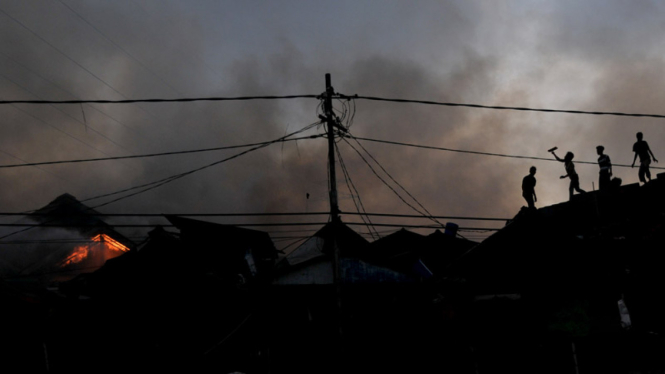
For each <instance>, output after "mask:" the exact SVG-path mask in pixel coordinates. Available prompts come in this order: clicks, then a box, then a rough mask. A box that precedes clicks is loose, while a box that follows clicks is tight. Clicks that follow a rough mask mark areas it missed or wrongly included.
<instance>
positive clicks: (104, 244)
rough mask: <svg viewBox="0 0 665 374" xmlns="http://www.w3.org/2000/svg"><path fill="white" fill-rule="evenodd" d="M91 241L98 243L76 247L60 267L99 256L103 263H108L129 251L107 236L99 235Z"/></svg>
mask: <svg viewBox="0 0 665 374" xmlns="http://www.w3.org/2000/svg"><path fill="white" fill-rule="evenodd" d="M91 240H92V241H93V242H96V243H92V244H85V245H79V246H76V247H74V250H73V251H72V253H71V254H70V255H69V256H67V258H65V259H64V260H63V261H62V263H61V265H60V266H63V267H64V266H67V265H71V264H78V263H79V262H81V261H83V260H85V259H86V258H88V257H91V256H93V255H99V258H100V259H101V260H102V261H106V260H108V259H110V258H113V257H117V256H120V255H121V254H122V253H123V252H127V251H129V248H127V247H126V246H124V245H122V244H121V243H120V242H118V241H117V240H115V239H113V238H111V237H110V236H108V235H106V234H99V235H97V236H95V237H93V238H92V239H91Z"/></svg>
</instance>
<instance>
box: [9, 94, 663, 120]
mask: <svg viewBox="0 0 665 374" xmlns="http://www.w3.org/2000/svg"><path fill="white" fill-rule="evenodd" d="M319 98H320V95H281V96H278V95H268V96H265V95H264V96H236V97H187V98H174V99H124V100H0V104H132V103H168V102H193V101H242V100H275V99H319ZM335 98H339V99H364V100H372V101H384V102H394V103H414V104H425V105H439V106H451V107H467V108H479V109H495V110H513V111H530V112H545V113H569V114H589V115H609V116H623V117H650V118H665V115H663V114H647V113H625V112H606V111H586V110H569V109H546V108H529V107H508V106H497V105H480V104H467V103H450V102H439V101H429V100H410V99H389V98H381V97H374V96H358V95H354V96H346V95H342V94H336V95H335Z"/></svg>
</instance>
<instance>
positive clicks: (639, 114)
mask: <svg viewBox="0 0 665 374" xmlns="http://www.w3.org/2000/svg"><path fill="white" fill-rule="evenodd" d="M338 96H339V97H341V98H349V99H361V100H372V101H383V102H392V103H411V104H425V105H440V106H450V107H467V108H478V109H496V110H514V111H527V112H545V113H570V114H590V115H596V116H623V117H651V118H665V115H663V114H643V113H624V112H605V111H587V110H570V109H545V108H528V107H511V106H498V105H480V104H465V103H450V102H441V101H430V100H409V99H389V98H383V97H376V96H359V95H353V96H345V95H338Z"/></svg>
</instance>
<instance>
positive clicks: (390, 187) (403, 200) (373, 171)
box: [342, 137, 445, 227]
mask: <svg viewBox="0 0 665 374" xmlns="http://www.w3.org/2000/svg"><path fill="white" fill-rule="evenodd" d="M342 139H343V140H344V141H345V142H346V144H348V145H349V147H351V148H352V149H353V150H354V151H356V153H358V155H359V156H360V158H361V159H362V160H363V161H364V162H365V164H367V166H368V167H369V168H370V170H371V171H372V173H374V175H375V176H376V177H377V178H379V180H380V181H381V182H382V183H383V184H384V185H385V186H386V187H388V188H389V189H390V190H391V191H392V192H393V193H394V194H395V196H397V197H398V198H399V199H400V200H402V202H403V203H404V204H406V205H407V206H408V207H409V208H411V209H413V210H414V211H416V212H418V213H420V214H422V215H423V216H424V217H428V218H429V219H431V220H433V221H434V222H436V223H438V224H439V225H440V226H439V227H444V226H445V225H444V224H442V223H441V222H438V221H437V220H436V219H435V218H431V215H427V214H425V213H423V212H421V211H420V210H418V208H416V207H414V206H413V205H411V204H409V203H408V202H407V201H406V200H405V199H404V198H403V197H402V195H400V194H399V193H398V192H397V191H396V190H395V189H394V188H393V187H392V186H391V185H390V184H388V182H386V181H385V180H384V179H383V178H381V176H380V175H379V174H378V173H377V172H376V170H374V168H373V167H372V165H371V164H370V163H369V161H367V159H366V158H365V157H364V156H363V155H362V153H360V151H359V150H358V149H356V148H355V147H354V146H353V145H352V144H351V142H349V141H348V140H346V137H342ZM363 149H364V148H363ZM365 152H367V150H365ZM368 154H369V153H368ZM370 157H371V155H370ZM372 159H373V160H374V162H376V163H377V165H379V167H381V169H382V170H383V171H384V172H385V173H386V174H387V175H388V176H389V177H390V178H391V179H392V180H393V182H395V183H397V182H396V181H395V179H393V178H392V176H390V175H389V174H388V173H387V172H386V170H385V169H383V166H381V165H380V164H379V163H378V162H377V161H376V159H374V158H373V157H372ZM397 185H398V186H400V187H401V188H402V189H404V187H402V186H401V185H400V184H399V183H397ZM405 191H406V190H405ZM407 194H409V193H408V192H407ZM409 196H411V194H409ZM412 198H413V196H412ZM414 200H415V199H414ZM416 202H417V203H418V204H419V205H420V203H419V202H418V201H416ZM421 207H422V205H421Z"/></svg>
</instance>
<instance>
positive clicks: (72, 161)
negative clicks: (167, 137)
mask: <svg viewBox="0 0 665 374" xmlns="http://www.w3.org/2000/svg"><path fill="white" fill-rule="evenodd" d="M320 137H322V136H321V135H311V136H303V137H299V138H293V139H284V140H282V141H281V142H289V141H297V140H304V139H315V138H320ZM270 142H271V141H268V142H259V143H249V144H240V145H232V146H225V147H214V148H202V149H192V150H187V151H172V152H162V153H147V154H140V155H129V156H116V157H98V158H87V159H77V160H61V161H43V162H31V163H25V164H14V165H0V169H6V168H18V167H26V166H38V165H55V164H71V163H82V162H96V161H109V160H125V159H132V158H146V157H159V156H172V155H181V154H188V153H201V152H212V151H221V150H226V149H236V148H247V147H253V146H258V145H264V144H267V143H270Z"/></svg>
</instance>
